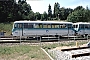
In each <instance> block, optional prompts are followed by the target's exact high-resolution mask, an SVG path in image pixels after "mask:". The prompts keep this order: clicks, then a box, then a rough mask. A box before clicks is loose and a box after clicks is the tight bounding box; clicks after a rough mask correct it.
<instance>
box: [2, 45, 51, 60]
mask: <svg viewBox="0 0 90 60" xmlns="http://www.w3.org/2000/svg"><path fill="white" fill-rule="evenodd" d="M0 59H1V60H50V59H49V57H48V56H47V55H46V54H45V53H44V52H43V51H42V50H41V49H40V47H39V46H29V45H18V46H0Z"/></svg>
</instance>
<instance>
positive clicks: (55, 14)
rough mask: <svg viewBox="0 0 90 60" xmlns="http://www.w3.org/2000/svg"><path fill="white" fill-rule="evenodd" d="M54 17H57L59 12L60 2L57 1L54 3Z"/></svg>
mask: <svg viewBox="0 0 90 60" xmlns="http://www.w3.org/2000/svg"><path fill="white" fill-rule="evenodd" d="M53 14H54V17H58V14H60V4H59V3H58V2H57V3H55V4H54V13H53Z"/></svg>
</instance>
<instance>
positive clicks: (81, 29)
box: [73, 22, 90, 36]
mask: <svg viewBox="0 0 90 60" xmlns="http://www.w3.org/2000/svg"><path fill="white" fill-rule="evenodd" d="M73 27H74V30H75V33H76V35H81V36H86V35H90V23H89V22H77V23H74V24H73Z"/></svg>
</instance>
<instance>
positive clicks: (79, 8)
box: [74, 6, 84, 11]
mask: <svg viewBox="0 0 90 60" xmlns="http://www.w3.org/2000/svg"><path fill="white" fill-rule="evenodd" d="M81 9H82V10H84V8H83V6H77V7H76V8H75V9H74V11H76V10H81Z"/></svg>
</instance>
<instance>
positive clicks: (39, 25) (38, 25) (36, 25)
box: [34, 23, 42, 28]
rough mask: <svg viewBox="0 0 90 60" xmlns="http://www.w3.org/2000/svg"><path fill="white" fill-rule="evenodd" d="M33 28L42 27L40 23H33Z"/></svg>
mask: <svg viewBox="0 0 90 60" xmlns="http://www.w3.org/2000/svg"><path fill="white" fill-rule="evenodd" d="M34 28H42V24H41V23H39V24H35V27H34Z"/></svg>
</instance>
